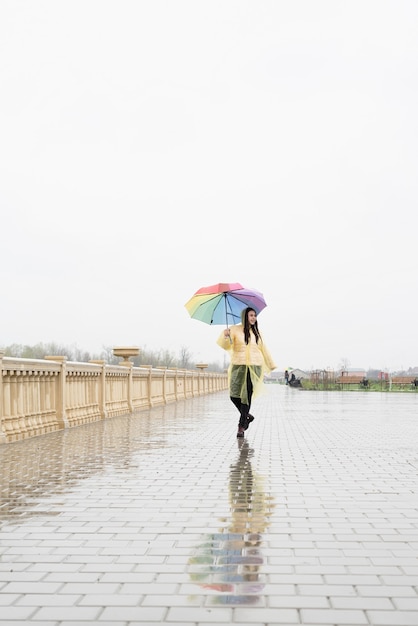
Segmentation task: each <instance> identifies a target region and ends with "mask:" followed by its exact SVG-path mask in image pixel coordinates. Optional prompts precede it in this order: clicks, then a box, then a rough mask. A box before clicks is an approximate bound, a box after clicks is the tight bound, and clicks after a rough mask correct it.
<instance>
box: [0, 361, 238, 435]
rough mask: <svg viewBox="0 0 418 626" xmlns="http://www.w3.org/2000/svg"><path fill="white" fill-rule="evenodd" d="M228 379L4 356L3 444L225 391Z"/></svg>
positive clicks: (0, 366) (0, 372)
mask: <svg viewBox="0 0 418 626" xmlns="http://www.w3.org/2000/svg"><path fill="white" fill-rule="evenodd" d="M227 387H228V378H227V374H226V373H224V372H222V373H219V372H207V371H205V372H204V371H202V369H201V368H200V369H197V370H185V369H176V368H165V367H151V366H141V367H134V366H133V365H132V363H130V362H128V361H125V362H124V364H122V365H108V364H106V363H105V362H104V361H91V362H89V363H76V362H73V361H67V359H66V357H62V356H60V357H58V356H47V357H45V359H42V360H38V359H15V358H11V357H4V354H3V353H2V352H0V443H7V442H12V441H18V440H21V439H26V438H28V437H35V436H38V435H42V434H45V433H48V432H51V431H55V430H60V429H63V428H70V427H74V426H78V425H80V424H86V423H88V422H94V421H96V420H100V419H106V418H111V417H113V416H116V415H125V414H129V413H132V412H134V411H141V410H144V409H148V408H152V407H155V406H159V405H163V404H168V403H170V402H176V401H179V400H187V399H188V398H193V397H195V396H199V395H205V394H209V393H214V392H217V391H222V390H225V389H227Z"/></svg>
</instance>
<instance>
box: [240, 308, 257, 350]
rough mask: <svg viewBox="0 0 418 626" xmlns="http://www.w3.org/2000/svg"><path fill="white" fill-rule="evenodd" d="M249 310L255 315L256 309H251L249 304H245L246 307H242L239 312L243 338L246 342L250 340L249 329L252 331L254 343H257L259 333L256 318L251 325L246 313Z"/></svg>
mask: <svg viewBox="0 0 418 626" xmlns="http://www.w3.org/2000/svg"><path fill="white" fill-rule="evenodd" d="M250 311H254V313H255V314H256V315H257V311H256V310H255V309H253V308H252V307H251V306H247V308H246V309H244V310H243V312H242V313H241V319H242V324H243V326H244V339H245V343H246V344H248V343H249V342H250V333H251V331H252V332H253V333H254V336H255V341H256V343H258V340H260V341H261V335H260V333H259V330H258V324H257V320H255V324H254V325H251V324H250V322H249V321H248V313H249V312H250Z"/></svg>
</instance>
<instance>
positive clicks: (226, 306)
mask: <svg viewBox="0 0 418 626" xmlns="http://www.w3.org/2000/svg"><path fill="white" fill-rule="evenodd" d="M224 298H225V321H226V329H227V330H229V327H228V300H227V298H226V293H224ZM229 343H232V339H231V335H229Z"/></svg>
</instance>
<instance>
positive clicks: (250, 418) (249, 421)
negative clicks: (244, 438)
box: [244, 413, 254, 430]
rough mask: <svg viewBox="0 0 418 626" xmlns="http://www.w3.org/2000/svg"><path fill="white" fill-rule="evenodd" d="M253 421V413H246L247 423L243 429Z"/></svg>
mask: <svg viewBox="0 0 418 626" xmlns="http://www.w3.org/2000/svg"><path fill="white" fill-rule="evenodd" d="M253 421H254V415H250V413H248V415H247V423H246V424H245V426H244V430H247V428H248V426H249V425H250V424H251V422H253Z"/></svg>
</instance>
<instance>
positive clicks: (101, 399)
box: [89, 359, 107, 419]
mask: <svg viewBox="0 0 418 626" xmlns="http://www.w3.org/2000/svg"><path fill="white" fill-rule="evenodd" d="M89 363H96V365H101V369H102V372H101V375H100V391H99V408H100V415H101V416H102V419H105V418H106V417H107V408H106V361H104V360H103V359H91V360H90V361H89Z"/></svg>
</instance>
